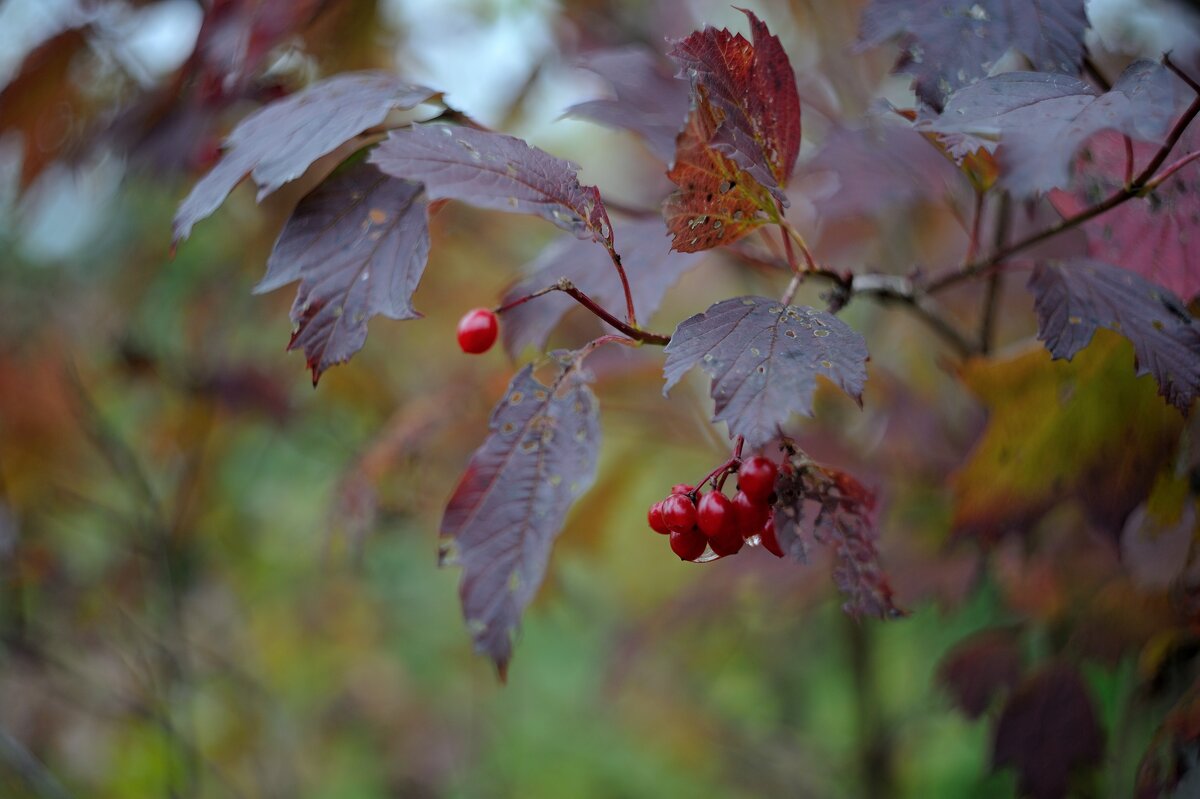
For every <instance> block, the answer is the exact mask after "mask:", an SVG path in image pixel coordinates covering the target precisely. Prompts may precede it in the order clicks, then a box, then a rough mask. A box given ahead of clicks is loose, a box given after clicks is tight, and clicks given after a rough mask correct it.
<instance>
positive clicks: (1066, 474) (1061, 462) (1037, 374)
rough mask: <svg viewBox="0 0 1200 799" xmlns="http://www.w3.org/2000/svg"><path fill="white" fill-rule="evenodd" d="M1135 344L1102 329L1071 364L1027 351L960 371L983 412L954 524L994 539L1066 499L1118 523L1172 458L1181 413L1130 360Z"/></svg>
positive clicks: (960, 483)
mask: <svg viewBox="0 0 1200 799" xmlns="http://www.w3.org/2000/svg"><path fill="white" fill-rule="evenodd" d="M1132 356H1133V352H1132V348H1131V347H1130V346H1129V345H1128V344H1127V343H1126V342H1124V341H1123V340H1122V339H1121V338H1120V337H1119V336H1117V335H1116V334H1114V333H1109V332H1107V331H1098V332H1097V333H1096V336H1095V339H1094V340H1093V341H1092V343H1091V345H1090V346H1088V347H1087V348H1086V349H1084V350H1082V351H1080V352H1079V353H1078V354H1077V355H1076V356H1075V358H1074V360H1072V361H1070V362H1066V361H1052V360H1051V356H1050V354H1049V353H1048V352H1046V351H1045V350H1043V349H1041V348H1040V347H1039V348H1037V349H1033V350H1029V351H1027V352H1024V353H1023V354H1020V355H1016V356H1013V357H1010V358H1006V359H1003V360H988V359H982V358H977V359H973V360H971V361H968V362H967V364H966V365H965V366H964V367H963V369H962V372H961V374H960V376H961V378H962V380H963V381H964V382H965V383H966V385H967V387H968V388H969V389H970V390H971V391H972V392H973V393H974V394H975V395H976V396H978V397H979V399H980V400H981V401H982V402H983V403H984V405H985V406H987V408H988V411H989V416H988V423H987V427H986V429H985V430H984V432H983V435H982V437H981V438H980V439H979V441H978V442H977V443H976V444H975V447H974V449H973V450H972V452H971V455H970V457H969V458H968V459H967V462H966V463H965V464H964V465H963V467H962V468H961V469H960V470H959V471H958V472H957V474H956V475H955V477H954V494H955V511H954V527H955V529H956V530H957V531H958V532H959V533H960V534H967V535H976V536H981V537H983V538H985V539H991V538H995V537H997V536H999V535H1001V534H1003V533H1005V532H1009V531H1022V530H1024V529H1025V528H1027V527H1028V526H1029V525H1031V524H1033V523H1034V522H1036V521H1037V520H1038V519H1039V518H1040V517H1041V516H1042V514H1044V513H1046V512H1047V511H1048V510H1049V509H1051V508H1052V507H1054V506H1056V505H1057V504H1058V503H1060V502H1063V501H1064V500H1067V499H1070V498H1074V499H1077V500H1078V501H1079V502H1080V504H1081V506H1082V508H1083V509H1084V510H1085V511H1086V512H1087V513H1088V515H1089V516H1090V517H1091V518H1092V519H1093V520H1094V521H1095V522H1096V523H1097V524H1099V525H1101V526H1102V527H1105V528H1107V529H1109V530H1112V531H1114V532H1115V531H1116V530H1119V529H1120V527H1121V524H1122V523H1123V521H1124V519H1125V517H1126V515H1128V513H1129V512H1130V511H1131V510H1132V509H1133V508H1134V507H1135V506H1136V505H1137V504H1138V503H1140V502H1141V501H1142V500H1143V499H1144V498H1145V497H1146V494H1147V493H1148V492H1149V490H1150V487H1151V485H1152V484H1153V481H1154V478H1155V476H1156V475H1157V474H1158V472H1159V471H1160V470H1161V469H1162V468H1164V467H1165V466H1166V465H1167V464H1169V463H1170V462H1171V460H1172V458H1173V457H1174V455H1173V453H1174V448H1175V443H1176V442H1177V441H1178V438H1179V435H1180V432H1181V430H1182V427H1183V419H1182V417H1181V416H1180V415H1179V413H1178V412H1177V411H1175V410H1174V409H1173V408H1171V407H1170V406H1168V405H1167V404H1166V403H1164V402H1163V401H1162V399H1161V398H1159V397H1158V396H1157V395H1156V393H1155V386H1154V382H1153V381H1152V380H1151V379H1149V378H1139V377H1136V376H1135V375H1134V374H1133V372H1132V370H1130V368H1129V362H1130V359H1131V358H1132Z"/></svg>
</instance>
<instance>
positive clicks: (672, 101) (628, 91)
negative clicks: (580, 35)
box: [564, 47, 688, 164]
mask: <svg viewBox="0 0 1200 799" xmlns="http://www.w3.org/2000/svg"><path fill="white" fill-rule="evenodd" d="M581 66H582V67H583V68H585V69H588V70H590V71H592V72H595V73H596V74H597V75H599V76H600V77H602V78H604V79H605V80H606V81H608V82H609V83H610V84H611V85H612V87H613V93H614V94H615V95H616V97H615V99H612V100H590V101H588V102H586V103H579V104H577V105H573V106H571V107H570V108H568V109H567V110H566V112H565V113H564V116H569V117H575V118H577V119H590V120H591V121H593V122H598V123H599V124H601V125H604V126H606V127H610V128H623V129H625V130H630V131H633V132H634V133H636V134H638V135H639V136H641V137H642V139H643V140H645V142H646V146H647V147H648V148H649V149H650V152H652V153H653V154H654V155H655V157H657V158H658V159H659V160H660V161H662V162H663V163H665V164H670V163H671V161H673V160H674V158H675V137H676V136H677V135H678V134H679V131H680V130H681V129H682V128H683V125H684V122H685V121H686V120H687V115H688V87H687V84H686V83H684V82H683V81H680V80H676V79H675V78H673V77H672V76H671V75H670V73H668V72H667V71H666V70H665V69H663V67H662V65H661V64H660V63H659V60H658V59H657V58H656V57H655V56H654V55H653V54H652V53H650V52H649V51H647V50H644V49H642V48H640V47H626V48H622V49H619V50H606V51H603V52H599V53H593V54H592V55H590V56H588V57H587V58H586V59H584V61H583V63H582V64H581Z"/></svg>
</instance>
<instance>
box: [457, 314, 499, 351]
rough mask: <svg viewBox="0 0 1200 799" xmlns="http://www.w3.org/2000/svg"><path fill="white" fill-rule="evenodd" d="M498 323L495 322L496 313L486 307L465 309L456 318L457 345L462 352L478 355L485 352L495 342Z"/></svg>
mask: <svg viewBox="0 0 1200 799" xmlns="http://www.w3.org/2000/svg"><path fill="white" fill-rule="evenodd" d="M499 331H500V325H499V324H498V323H497V322H496V314H494V313H492V312H491V311H489V310H488V309H487V308H476V309H474V310H473V311H467V312H466V313H465V314H463V318H462V319H459V320H458V346H459V347H462V351H463V352H469V353H471V354H473V355H478V354H479V353H481V352H487V351H488V350H490V349H491V348H492V345H493V344H495V343H496V334H497V333H498V332H499Z"/></svg>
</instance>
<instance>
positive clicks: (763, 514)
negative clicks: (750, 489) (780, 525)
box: [733, 491, 771, 538]
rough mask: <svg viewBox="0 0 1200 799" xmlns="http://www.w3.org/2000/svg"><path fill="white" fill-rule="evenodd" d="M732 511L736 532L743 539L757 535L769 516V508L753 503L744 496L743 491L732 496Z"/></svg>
mask: <svg viewBox="0 0 1200 799" xmlns="http://www.w3.org/2000/svg"><path fill="white" fill-rule="evenodd" d="M733 510H734V515H735V516H736V518H737V527H738V532H739V533H741V535H742V537H743V538H749V537H750V536H752V535H758V534H759V533H761V532H762V529H763V526H764V525H765V524H766V523H767V517H769V516H770V515H771V506H770V505H767V504H765V503H762V502H755V501H754V500H752V499H750V497H748V496H746V492H745V491H739V492H737V493H736V494H734V496H733Z"/></svg>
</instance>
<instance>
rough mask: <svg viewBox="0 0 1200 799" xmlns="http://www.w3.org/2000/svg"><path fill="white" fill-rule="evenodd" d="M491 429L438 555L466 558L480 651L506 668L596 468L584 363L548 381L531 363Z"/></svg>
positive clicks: (595, 433) (450, 512)
mask: <svg viewBox="0 0 1200 799" xmlns="http://www.w3.org/2000/svg"><path fill="white" fill-rule="evenodd" d="M568 357H569V355H568ZM489 430H490V432H489V434H488V437H487V440H485V441H484V442H483V445H482V446H480V447H479V449H477V450H475V454H474V455H472V456H471V461H470V463H469V464H467V468H466V471H465V472H464V474H463V476H462V478H461V479H460V480H459V483H458V486H457V487H456V488H455V489H454V494H453V496H451V497H450V501H449V503H448V504H447V506H446V512H445V515H444V516H443V517H442V525H441V535H442V545H441V549H440V560H441V562H442V563H443V564H447V563H452V562H456V563H459V564H461V566H462V570H463V571H462V579H461V581H460V582H459V597H460V598H461V600H462V607H463V616H464V618H465V619H466V622H467V626H468V628H469V629H470V631H471V635H472V637H473V638H474V641H475V648H476V650H477V651H479V652H480V653H482V654H485V655H487V656H488V657H490V658H491V659H492V660H493V661H495V663H496V666H497V668H498V669H499V670H500V673H501V676H503V675H504V674H505V671H506V669H507V667H508V661H509V659H510V658H511V656H512V643H513V640H512V639H513V635H514V634H515V632H516V630H517V627H518V625H519V623H520V619H521V614H522V613H523V612H524V610H525V607H526V606H527V605H528V604H529V602H530V601H531V600H532V599H533V597H534V594H536V593H537V590H538V587H539V586H540V585H541V583H542V578H543V577H544V576H545V573H546V564H547V562H548V561H549V558H550V548H551V546H552V545H553V543H554V539H555V538H557V537H558V534H559V532H560V531H561V529H562V525H563V521H564V520H565V518H566V515H567V511H568V510H569V509H570V507H571V504H572V503H573V502H574V501H575V499H576V498H577V497H578V496H579V495H580V494H581V493H583V492H584V491H585V490H587V488H588V486H590V485H591V483H592V480H593V478H594V476H595V471H596V459H597V455H598V452H599V448H600V423H599V412H598V407H597V403H596V398H595V396H594V395H593V394H592V392H591V389H589V388H588V386H587V384H586V383H585V381H584V380H583V377H582V375H581V374H580V373H579V371H578V368H577V367H574V366H566V367H564V368H563V369H562V370H561V371H560V372H559V374H558V376H557V377H556V379H555V380H554V381H553V382H552V383H551V384H549V385H545V384H543V383H541V382H540V381H539V380H538V379H537V378H536V377H535V376H534V374H533V366H532V365H529V366H526V367H525V368H524V369H522V370H521V371H520V372H518V373H517V375H516V376H515V377H513V379H512V382H511V383H510V384H509V387H508V391H507V392H506V393H505V395H504V398H503V399H501V400H500V402H499V403H498V404H497V405H496V407H495V409H494V410H493V411H492V418H491V421H490V423H489Z"/></svg>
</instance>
